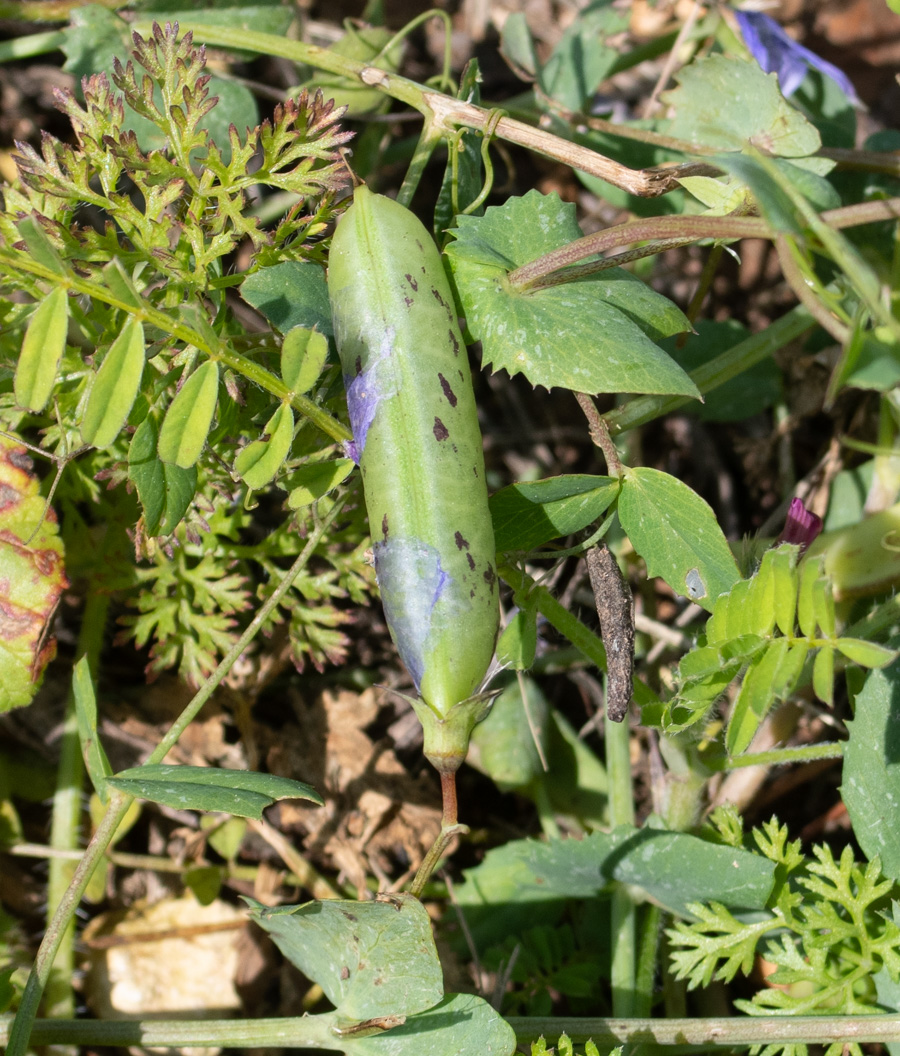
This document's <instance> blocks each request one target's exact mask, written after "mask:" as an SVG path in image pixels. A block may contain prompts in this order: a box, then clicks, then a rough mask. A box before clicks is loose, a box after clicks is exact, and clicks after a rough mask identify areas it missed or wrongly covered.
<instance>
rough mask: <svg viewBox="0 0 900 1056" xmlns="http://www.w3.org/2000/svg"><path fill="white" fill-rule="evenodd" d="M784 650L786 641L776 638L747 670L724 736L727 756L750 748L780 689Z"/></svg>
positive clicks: (755, 658)
mask: <svg viewBox="0 0 900 1056" xmlns="http://www.w3.org/2000/svg"><path fill="white" fill-rule="evenodd" d="M788 649H789V645H788V640H787V638H776V639H774V641H772V642H770V643H769V645H768V646H767V648H766V649H765V651H764V652H763V653H762V654H760V655H758V656H756V657H754V659H753V661H752V662H751V664H750V666H749V667H748V668H747V673H746V674H745V675H744V681H743V683H742V684H741V688H740V690H739V692H738V695H737V698H736V699H735V702H734V708H733V709H732V712H731V719H730V720H729V723H728V731H727V733H726V736H725V748H726V749H727V751H728V754H729V755H740V754H741V753H742V752H745V751H746V750H747V749H748V748H749V747H750V742H751V741H752V740H753V738H754V736H755V735H756V731H757V730H758V729H759V725H760V723H761V722H762V720H763V719H764V718H765V717H766V715H767V714H768V713H769V709H770V708H771V707H772V704H773V703H774V702H775V699H776V695H777V694H778V691H779V688H780V676H781V673H782V669H783V665H784V661H785V660H786V658H787V654H788Z"/></svg>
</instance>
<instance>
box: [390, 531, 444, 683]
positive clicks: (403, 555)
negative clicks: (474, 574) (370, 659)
mask: <svg viewBox="0 0 900 1056" xmlns="http://www.w3.org/2000/svg"><path fill="white" fill-rule="evenodd" d="M373 550H374V552H375V575H376V577H377V579H378V589H379V590H380V591H381V603H382V605H383V606H384V615H385V619H386V620H387V624H388V628H389V630H390V632H391V637H392V638H393V639H394V642H395V644H396V646H397V651H398V652H399V653H400V657H401V659H402V660H403V663H404V664H406V667H407V670H408V671H409V673H410V674H411V675H412V678H413V681H414V682H415V684H416V689H417V690H418V688H419V686H420V685H421V682H422V678H423V677H424V675H425V660H426V655H427V653H428V652H429V638H430V635H431V630H432V623H433V617H434V609H435V606H436V605H437V603H438V602H439V601H440V598H441V595H442V594H443V592H444V589H445V587H446V586H447V584H448V583H449V582H450V578H451V577H450V576H449V574H448V573H447V572H445V571H444V570H443V568H442V567H441V555H440V554H439V553H438V551H437V550H436V549H435V548H434V547H433V546H429V545H428V544H427V543H424V542H422V541H421V540H419V539H387V540H383V541H379V542H376V543H375V545H374V547H373Z"/></svg>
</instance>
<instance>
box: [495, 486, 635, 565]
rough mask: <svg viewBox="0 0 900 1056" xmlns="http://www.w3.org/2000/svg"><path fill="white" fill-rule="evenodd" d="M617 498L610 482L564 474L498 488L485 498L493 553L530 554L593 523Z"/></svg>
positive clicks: (615, 490) (617, 491)
mask: <svg viewBox="0 0 900 1056" xmlns="http://www.w3.org/2000/svg"><path fill="white" fill-rule="evenodd" d="M618 493H619V482H618V481H617V480H616V479H615V478H614V477H594V476H589V475H588V474H582V473H577V474H563V475H561V476H558V477H550V478H549V479H548V480H535V481H526V482H523V483H520V484H510V485H509V486H508V487H506V488H501V489H500V491H498V492H496V493H495V494H494V495H492V496H491V497H490V500H489V505H490V510H491V519H492V520H493V522H494V540H495V542H496V545H497V550H498V552H500V553H502V552H504V551H509V550H532V549H533V548H534V547H537V546H542V545H543V544H544V543H549V542H550V541H551V540H553V539H559V538H560V537H561V536H566V535H571V534H572V532H577V531H580V530H581V529H582V528H585V527H587V525H589V524H592V523H593V522H594V521H596V520H598V519H599V518H600V517H602V516H603V514H604V513H605V512H606V511H607V509H609V507H610V506H611V505H612V503H613V502H614V500H615V498H616V496H617V495H618Z"/></svg>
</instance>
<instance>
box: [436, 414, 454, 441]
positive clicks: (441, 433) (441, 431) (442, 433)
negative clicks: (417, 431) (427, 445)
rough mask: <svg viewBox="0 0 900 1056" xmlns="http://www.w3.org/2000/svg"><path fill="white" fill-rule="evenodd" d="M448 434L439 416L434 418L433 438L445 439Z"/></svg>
mask: <svg viewBox="0 0 900 1056" xmlns="http://www.w3.org/2000/svg"><path fill="white" fill-rule="evenodd" d="M449 435H450V433H449V431H448V429H447V426H446V425H444V423H443V422H442V421H441V420H440V418H437V417H436V418H435V419H434V438H435V440H446V439H447V437H448V436H449Z"/></svg>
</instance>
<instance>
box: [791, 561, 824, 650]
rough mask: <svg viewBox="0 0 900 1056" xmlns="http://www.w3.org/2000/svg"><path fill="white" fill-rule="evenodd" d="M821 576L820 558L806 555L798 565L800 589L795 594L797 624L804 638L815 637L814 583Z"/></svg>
mask: <svg viewBox="0 0 900 1056" xmlns="http://www.w3.org/2000/svg"><path fill="white" fill-rule="evenodd" d="M821 574H822V561H821V558H814V557H812V556H811V555H808V556H807V558H806V560H805V561H801V563H800V587H799V589H798V592H797V623H798V625H799V627H800V633H801V634H802V635H803V637H804V638H815V636H816V605H815V593H816V583H817V582H819V580H820V578H821Z"/></svg>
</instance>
